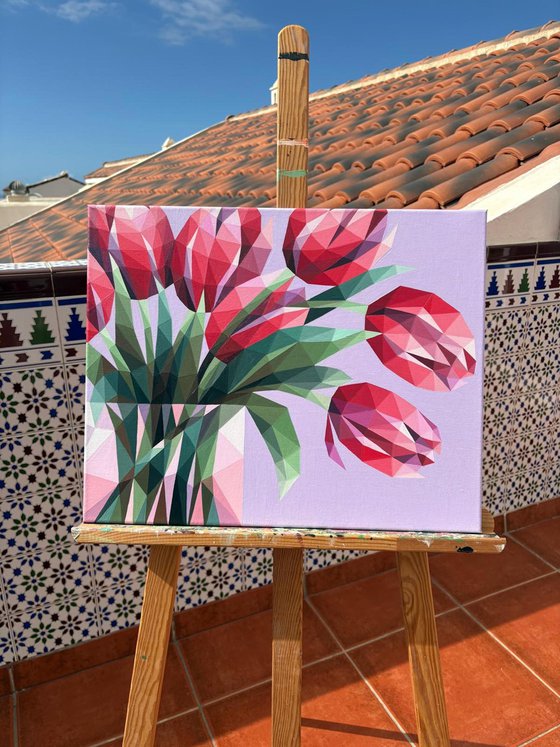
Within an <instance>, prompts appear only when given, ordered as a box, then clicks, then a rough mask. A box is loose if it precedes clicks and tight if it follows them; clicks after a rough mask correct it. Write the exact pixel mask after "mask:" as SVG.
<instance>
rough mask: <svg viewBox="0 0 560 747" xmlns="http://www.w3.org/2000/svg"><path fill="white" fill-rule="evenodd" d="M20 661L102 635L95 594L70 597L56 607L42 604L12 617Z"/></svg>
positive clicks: (57, 602) (60, 600) (61, 600)
mask: <svg viewBox="0 0 560 747" xmlns="http://www.w3.org/2000/svg"><path fill="white" fill-rule="evenodd" d="M12 626H13V634H14V639H15V645H16V649H17V656H18V659H27V658H31V657H33V656H37V655H40V654H46V653H48V652H50V651H55V650H58V649H61V648H66V647H67V646H72V645H75V644H78V643H83V642H84V641H86V640H88V639H90V638H97V637H98V636H99V635H101V631H100V628H99V623H98V613H97V604H96V599H95V596H94V595H93V594H92V593H85V594H68V595H66V596H65V597H63V598H60V599H58V600H57V601H56V603H54V604H48V603H45V604H39V605H37V606H36V607H34V608H32V609H28V610H25V611H24V612H20V611H18V612H16V613H15V614H14V615H13V618H12Z"/></svg>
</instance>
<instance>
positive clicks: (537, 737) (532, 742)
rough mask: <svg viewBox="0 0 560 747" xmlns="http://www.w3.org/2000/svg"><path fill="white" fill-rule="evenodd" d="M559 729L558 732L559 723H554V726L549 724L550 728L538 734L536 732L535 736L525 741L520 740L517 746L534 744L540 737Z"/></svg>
mask: <svg viewBox="0 0 560 747" xmlns="http://www.w3.org/2000/svg"><path fill="white" fill-rule="evenodd" d="M557 729H558V730H559V733H560V724H556V726H551V727H550V729H547V730H546V731H543V732H541V733H540V734H537V736H536V737H531V738H530V739H528V740H527V741H526V742H521V744H519V745H518V746H517V747H527V745H530V744H534V743H535V742H536V741H537V739H540V738H541V737H546V736H548V735H549V734H552V733H553V732H555V731H556V730H557Z"/></svg>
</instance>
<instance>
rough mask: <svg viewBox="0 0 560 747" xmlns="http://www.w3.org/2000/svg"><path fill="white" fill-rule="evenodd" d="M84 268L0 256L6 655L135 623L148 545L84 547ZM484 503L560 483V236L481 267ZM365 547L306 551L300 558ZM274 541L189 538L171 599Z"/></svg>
mask: <svg viewBox="0 0 560 747" xmlns="http://www.w3.org/2000/svg"><path fill="white" fill-rule="evenodd" d="M84 311H85V270H84V266H83V263H82V262H73V263H50V264H41V263H34V264H33V266H29V265H7V266H0V512H1V517H2V518H1V520H0V543H1V545H0V546H1V548H2V551H3V552H2V559H1V561H0V664H1V663H2V662H3V663H7V662H10V661H14V660H17V659H23V658H28V657H31V656H34V655H36V654H39V653H43V652H47V651H52V650H54V649H57V648H62V647H64V646H68V645H71V644H73V643H76V642H79V641H83V640H85V639H87V638H93V637H95V636H100V635H104V634H106V633H109V632H111V631H113V630H117V629H119V628H122V627H126V626H129V625H134V624H136V623H137V622H138V619H139V614H140V606H141V599H142V585H143V578H144V573H145V567H146V560H147V550H146V548H143V547H136V548H130V547H126V546H105V547H97V546H96V547H83V546H76V545H75V544H73V542H72V540H71V538H70V528H71V527H72V526H74V525H75V524H77V523H78V522H79V520H80V511H81V505H80V504H81V477H82V475H81V464H82V448H83V446H82V445H83V397H84V342H85V315H84ZM486 322H487V329H486V344H487V354H486V384H485V387H486V389H485V392H486V394H485V461H484V488H485V502H486V504H487V505H488V506H489V507H490V508H491V509H492V511H493V512H494V514H499V513H503V512H505V511H508V510H513V509H516V508H519V507H521V506H524V505H527V504H530V503H535V502H538V501H541V500H546V499H547V498H551V497H554V496H557V495H560V442H559V439H558V435H557V434H558V430H559V425H560V422H559V421H560V414H559V413H560V384H559V380H560V376H558V373H559V369H560V355H559V353H558V350H559V348H560V245H559V244H545V245H543V244H541V245H540V246H538V247H536V246H534V245H533V246H531V247H496V248H493V249H491V250H490V254H489V261H488V275H487V316H486ZM357 554H359V553H351V552H346V553H340V552H330V551H316V552H309V553H308V554H307V556H306V560H305V567H306V570H313V569H316V568H321V567H324V566H326V565H330V564H332V563H335V562H340V561H342V560H347V559H348V558H350V557H353V556H354V555H357ZM271 579H272V556H271V553H270V552H269V551H267V550H242V549H241V550H240V549H236V548H212V549H202V548H188V549H187V548H185V549H184V551H183V558H182V563H181V579H180V583H179V588H178V594H177V602H176V607H177V609H187V608H189V607H192V606H196V605H199V604H203V603H204V602H207V601H210V600H213V599H218V598H222V597H225V596H229V595H230V594H234V593H236V592H237V591H242V590H245V589H249V588H252V587H254V586H259V585H261V584H265V583H269V582H270V581H271Z"/></svg>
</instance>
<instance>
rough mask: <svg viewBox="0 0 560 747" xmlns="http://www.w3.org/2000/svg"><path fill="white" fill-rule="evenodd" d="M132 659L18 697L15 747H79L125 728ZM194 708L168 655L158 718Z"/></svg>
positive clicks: (180, 673)
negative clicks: (39, 746)
mask: <svg viewBox="0 0 560 747" xmlns="http://www.w3.org/2000/svg"><path fill="white" fill-rule="evenodd" d="M132 661H133V660H132V657H131V656H130V657H126V658H125V659H117V660H116V661H112V662H109V663H108V664H103V665H101V666H99V667H93V668H91V669H86V670H85V671H83V672H80V673H78V674H72V675H69V676H67V677H61V678H60V679H57V680H53V681H52V682H47V683H44V684H41V685H37V686H35V687H32V688H30V689H29V690H24V691H23V692H21V693H19V694H18V727H19V735H20V747H37V746H38V745H41V747H83V746H84V745H90V744H92V743H94V742H97V741H100V740H102V739H108V738H109V737H111V736H112V735H114V734H119V733H121V732H122V730H123V728H124V719H125V712H126V703H127V699H128V690H129V686H130V677H131V674H132ZM193 706H194V699H193V696H192V693H191V692H190V689H189V686H188V683H187V680H186V677H185V673H184V671H183V667H182V664H181V662H180V660H179V657H178V655H177V652H176V651H175V650H174V649H171V650H170V652H169V654H168V657H167V665H166V670H165V680H164V684H163V693H162V698H161V706H160V717H161V718H165V717H166V716H171V715H173V714H174V713H179V712H181V711H186V710H187V709H189V708H191V707H193Z"/></svg>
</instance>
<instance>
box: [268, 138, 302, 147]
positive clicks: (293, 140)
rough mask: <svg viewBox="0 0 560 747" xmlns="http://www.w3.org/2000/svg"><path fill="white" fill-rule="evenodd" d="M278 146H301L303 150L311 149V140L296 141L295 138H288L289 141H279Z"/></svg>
mask: <svg viewBox="0 0 560 747" xmlns="http://www.w3.org/2000/svg"><path fill="white" fill-rule="evenodd" d="M276 145H301V146H302V147H303V148H309V140H307V139H305V140H295V139H294V138H288V139H287V140H277V141H276Z"/></svg>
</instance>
